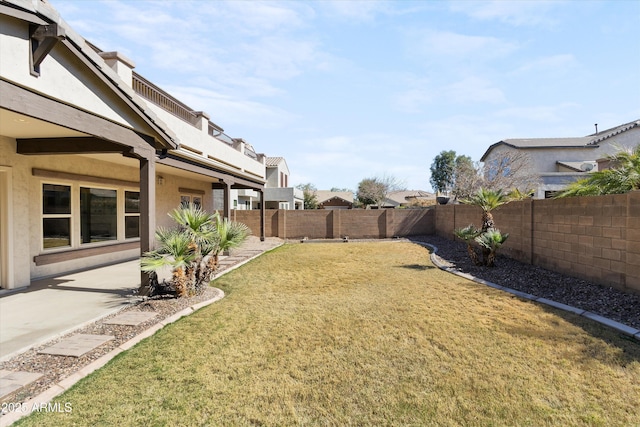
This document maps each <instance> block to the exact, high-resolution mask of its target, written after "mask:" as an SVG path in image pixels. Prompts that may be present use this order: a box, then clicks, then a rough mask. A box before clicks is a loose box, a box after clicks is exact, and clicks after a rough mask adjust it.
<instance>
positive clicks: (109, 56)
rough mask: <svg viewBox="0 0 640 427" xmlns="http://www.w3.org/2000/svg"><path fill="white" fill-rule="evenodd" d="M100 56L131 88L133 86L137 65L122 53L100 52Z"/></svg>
mask: <svg viewBox="0 0 640 427" xmlns="http://www.w3.org/2000/svg"><path fill="white" fill-rule="evenodd" d="M99 55H100V56H101V57H102V59H104V62H106V63H107V65H108V66H109V67H111V69H112V70H113V71H115V72H116V73H117V74H118V75H119V76H120V78H121V79H122V80H124V82H125V83H126V84H127V85H129V87H132V86H133V69H134V68H136V64H134V63H133V61H132V60H130V59H129V58H127V57H126V56H124V55H123V54H121V53H120V52H100V53H99Z"/></svg>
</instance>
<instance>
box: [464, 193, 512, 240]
mask: <svg viewBox="0 0 640 427" xmlns="http://www.w3.org/2000/svg"><path fill="white" fill-rule="evenodd" d="M510 201H511V198H510V197H509V195H507V194H504V193H503V192H502V190H488V189H486V188H481V189H479V190H478V191H477V192H476V193H475V194H473V195H472V196H471V197H469V198H468V199H464V200H462V203H464V204H467V205H474V206H479V207H480V209H482V232H486V231H487V230H489V229H491V228H495V223H494V221H493V215H492V214H491V211H492V210H494V209H496V208H498V207H500V206H502V205H504V204H507V203H509V202H510Z"/></svg>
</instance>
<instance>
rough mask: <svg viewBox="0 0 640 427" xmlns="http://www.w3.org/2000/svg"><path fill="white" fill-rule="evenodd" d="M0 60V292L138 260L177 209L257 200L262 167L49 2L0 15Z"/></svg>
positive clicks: (13, 4) (6, 1)
mask: <svg viewBox="0 0 640 427" xmlns="http://www.w3.org/2000/svg"><path fill="white" fill-rule="evenodd" d="M0 52H2V66H0V218H1V222H0V287H2V288H5V289H10V288H17V287H24V286H28V285H29V284H30V282H31V281H32V280H34V279H38V278H43V277H49V276H53V275H58V274H61V273H65V272H69V271H74V270H78V269H86V268H92V267H97V266H100V265H105V264H109V263H114V262H121V261H124V260H129V259H135V258H137V257H139V256H140V254H141V252H145V251H147V250H149V249H151V248H153V246H154V245H155V239H154V235H155V230H156V226H160V225H170V222H171V220H170V218H168V216H167V213H168V212H170V211H171V210H173V209H174V208H176V207H177V206H179V204H180V203H182V202H192V203H195V204H200V205H202V206H203V207H204V208H205V209H207V210H210V209H213V200H214V194H218V196H220V195H221V198H222V212H223V214H224V215H226V216H229V212H230V209H231V197H230V194H231V191H232V190H251V191H255V192H257V193H258V194H260V195H262V192H263V191H264V188H265V182H266V176H265V158H264V156H262V155H259V154H257V153H256V152H255V151H254V150H253V149H252V147H251V146H250V145H249V144H247V143H246V142H244V141H243V140H241V139H234V138H231V137H229V136H228V135H226V134H225V133H224V130H223V129H222V128H221V127H220V126H218V125H216V124H215V123H213V122H212V121H211V120H210V118H209V116H208V115H207V114H206V113H204V112H201V111H193V110H192V109H191V108H189V107H188V106H186V105H184V104H183V103H181V102H180V101H179V100H177V99H175V98H174V97H172V96H171V95H169V94H168V93H166V92H164V91H163V90H162V89H160V88H159V87H157V86H155V85H154V84H153V83H151V82H149V81H147V80H146V79H144V78H143V77H142V76H140V75H138V74H137V73H135V71H134V63H133V62H132V61H131V60H130V59H128V58H126V57H124V56H123V55H121V54H120V53H118V52H103V51H101V50H100V49H98V48H96V47H95V46H93V45H91V44H90V43H88V42H87V41H85V40H84V39H83V38H82V37H81V36H80V35H78V34H77V33H76V32H75V31H74V30H73V29H72V28H71V27H70V26H69V25H68V24H67V23H66V22H64V20H63V19H62V18H61V17H60V16H59V14H58V12H57V11H56V10H55V9H54V8H53V7H52V6H51V5H50V4H49V3H48V2H46V1H43V0H34V1H22V0H3V1H2V3H0ZM260 228H261V229H260V230H252V231H253V233H254V234H256V235H260V236H261V237H264V210H263V209H261V227H260ZM146 280H147V278H146V276H145V275H144V274H142V275H141V283H143V284H144V283H146V282H145V281H146Z"/></svg>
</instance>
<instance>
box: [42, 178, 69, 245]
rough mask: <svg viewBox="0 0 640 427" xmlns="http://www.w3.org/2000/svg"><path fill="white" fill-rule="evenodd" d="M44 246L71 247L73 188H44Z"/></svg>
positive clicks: (47, 185)
mask: <svg viewBox="0 0 640 427" xmlns="http://www.w3.org/2000/svg"><path fill="white" fill-rule="evenodd" d="M42 245H43V247H44V248H45V249H48V248H57V247H61V246H71V186H69V185H55V184H44V185H43V186H42Z"/></svg>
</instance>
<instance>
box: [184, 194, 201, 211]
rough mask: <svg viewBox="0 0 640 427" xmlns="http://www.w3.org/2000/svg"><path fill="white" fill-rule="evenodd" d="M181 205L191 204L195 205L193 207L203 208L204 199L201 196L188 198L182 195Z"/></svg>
mask: <svg viewBox="0 0 640 427" xmlns="http://www.w3.org/2000/svg"><path fill="white" fill-rule="evenodd" d="M180 204H181V205H183V206H184V205H186V206H189V204H193V206H195V207H197V208H202V197H201V196H188V195H184V194H183V195H181V196H180Z"/></svg>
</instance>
